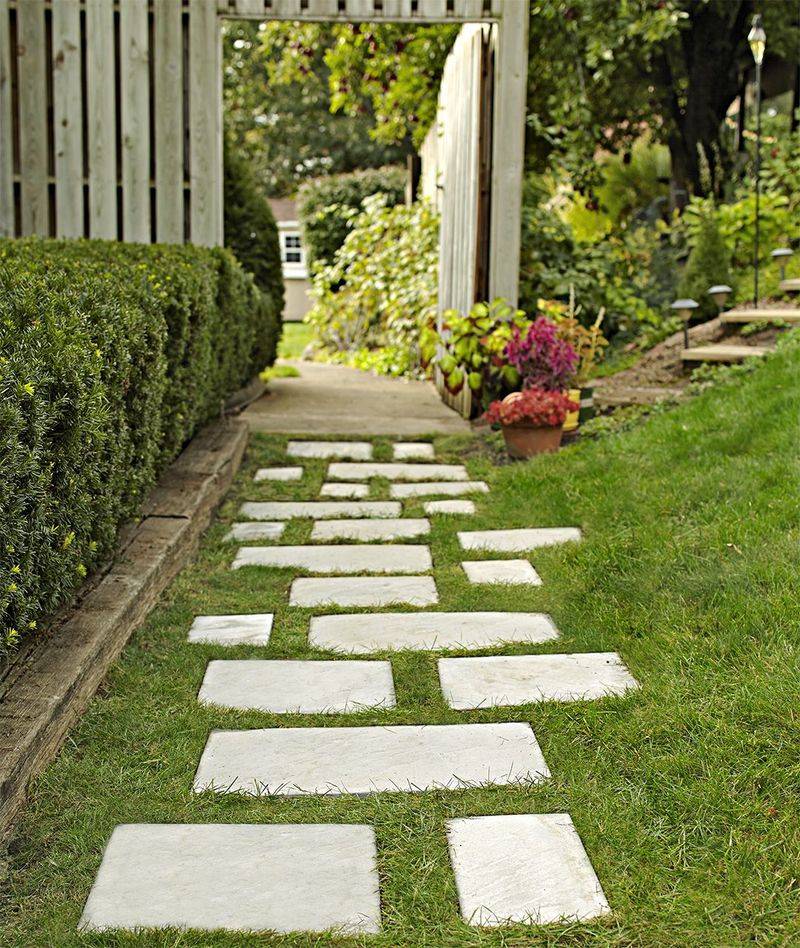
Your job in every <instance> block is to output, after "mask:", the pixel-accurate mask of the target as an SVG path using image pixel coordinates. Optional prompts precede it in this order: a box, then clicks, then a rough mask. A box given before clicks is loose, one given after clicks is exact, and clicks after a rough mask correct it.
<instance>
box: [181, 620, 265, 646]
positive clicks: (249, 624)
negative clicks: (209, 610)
mask: <svg viewBox="0 0 800 948" xmlns="http://www.w3.org/2000/svg"><path fill="white" fill-rule="evenodd" d="M272 621H273V615H272V613H271V612H265V613H261V614H256V613H253V614H251V615H231V616H197V617H196V618H195V620H194V622H193V623H192V627H191V629H189V636H188V639H189V641H190V642H203V643H211V644H214V645H267V644H268V643H269V637H270V633H271V632H272Z"/></svg>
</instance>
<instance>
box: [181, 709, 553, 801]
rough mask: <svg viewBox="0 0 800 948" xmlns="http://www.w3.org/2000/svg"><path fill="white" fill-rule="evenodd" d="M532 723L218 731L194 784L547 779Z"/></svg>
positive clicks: (430, 784)
mask: <svg viewBox="0 0 800 948" xmlns="http://www.w3.org/2000/svg"><path fill="white" fill-rule="evenodd" d="M549 776H550V771H549V770H548V768H547V764H546V763H545V761H544V757H543V756H542V752H541V750H540V749H539V744H538V743H537V741H536V737H535V736H534V733H533V731H532V730H531V727H530V725H529V724H521V723H519V724H518V723H512V724H435V725H410V726H399V727H308V728H265V729H263V730H251V731H212V732H211V734H210V735H209V738H208V742H207V744H206V746H205V749H204V751H203V755H202V757H201V758H200V764H199V766H198V768H197V773H196V775H195V780H194V790H195V792H196V793H200V792H202V791H203V790H213V791H214V792H216V793H236V792H240V793H250V794H264V793H267V794H273V795H275V796H290V797H291V796H304V795H316V794H326V795H333V796H337V795H340V794H344V793H356V794H359V793H381V792H385V791H391V790H396V791H401V792H404V793H411V792H418V791H422V790H433V789H436V788H440V789H452V790H456V789H463V788H465V787H474V786H506V785H509V784H519V783H524V784H529V783H540V782H542V781H543V780H545V779H547V778H548V777H549Z"/></svg>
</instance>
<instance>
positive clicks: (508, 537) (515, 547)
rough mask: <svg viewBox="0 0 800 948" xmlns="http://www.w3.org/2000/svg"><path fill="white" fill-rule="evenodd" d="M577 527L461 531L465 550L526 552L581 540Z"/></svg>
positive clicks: (460, 536)
mask: <svg viewBox="0 0 800 948" xmlns="http://www.w3.org/2000/svg"><path fill="white" fill-rule="evenodd" d="M580 539H581V531H580V530H579V529H578V528H577V527H533V528H530V529H524V530H473V531H466V532H462V533H459V535H458V540H459V543H460V544H461V547H462V549H464V550H490V551H492V552H494V553H524V552H525V551H526V550H535V549H536V548H537V547H540V546H554V545H555V544H556V543H569V542H570V541H574V540H580Z"/></svg>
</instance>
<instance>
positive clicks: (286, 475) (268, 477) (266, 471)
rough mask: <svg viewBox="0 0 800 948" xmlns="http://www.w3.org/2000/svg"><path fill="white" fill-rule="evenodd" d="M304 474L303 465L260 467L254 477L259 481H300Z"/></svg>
mask: <svg viewBox="0 0 800 948" xmlns="http://www.w3.org/2000/svg"><path fill="white" fill-rule="evenodd" d="M302 476H303V468H302V467H260V468H259V469H258V470H257V471H256V476H255V477H254V478H253V480H255V482H256V483H258V482H259V481H299V480H300V479H301V478H302Z"/></svg>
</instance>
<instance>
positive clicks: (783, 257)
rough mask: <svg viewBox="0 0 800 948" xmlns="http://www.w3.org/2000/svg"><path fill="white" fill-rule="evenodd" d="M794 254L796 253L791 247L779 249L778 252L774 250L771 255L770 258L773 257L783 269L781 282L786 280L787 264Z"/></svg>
mask: <svg viewBox="0 0 800 948" xmlns="http://www.w3.org/2000/svg"><path fill="white" fill-rule="evenodd" d="M793 253H794V251H793V250H791V249H790V248H789V247H778V249H777V250H773V251H772V253H771V254H770V257H772V259H773V260H775V261H776V263H777V264H778V266H779V267H780V268H781V280H785V279H786V264H787V263H788V262H789V257H791V255H792V254H793Z"/></svg>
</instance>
